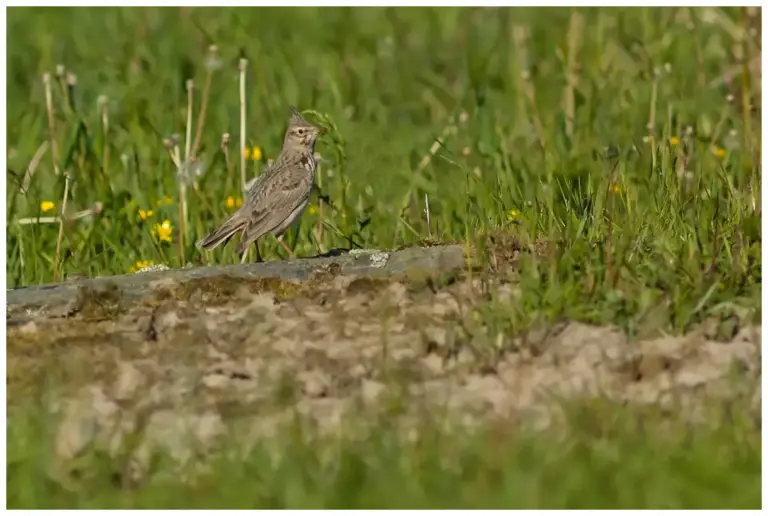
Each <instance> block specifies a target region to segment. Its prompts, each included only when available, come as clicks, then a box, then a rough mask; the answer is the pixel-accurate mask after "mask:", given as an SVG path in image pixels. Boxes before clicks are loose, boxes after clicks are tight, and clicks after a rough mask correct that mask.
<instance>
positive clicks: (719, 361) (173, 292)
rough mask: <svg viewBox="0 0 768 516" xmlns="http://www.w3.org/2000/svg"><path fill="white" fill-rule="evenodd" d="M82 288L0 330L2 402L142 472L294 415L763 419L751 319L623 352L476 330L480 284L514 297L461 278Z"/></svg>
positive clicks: (594, 342)
mask: <svg viewBox="0 0 768 516" xmlns="http://www.w3.org/2000/svg"><path fill="white" fill-rule="evenodd" d="M78 292H80V293H79V294H78V296H76V297H75V301H73V302H70V303H69V304H68V306H67V310H65V311H64V312H63V313H56V314H50V313H48V314H39V315H38V316H36V317H33V318H30V319H28V320H26V321H24V322H19V323H18V324H14V325H9V328H8V330H7V342H8V344H7V346H8V347H7V349H8V351H7V364H8V377H7V388H8V390H7V392H8V404H9V409H10V408H11V407H13V406H14V405H18V406H23V405H24V404H27V403H29V400H39V399H46V400H50V407H51V409H52V412H53V413H54V414H55V415H56V417H57V419H56V421H57V425H58V426H57V428H56V432H55V435H56V437H55V445H56V453H57V456H58V457H60V458H62V459H68V458H73V457H76V456H78V455H79V454H81V453H82V452H83V451H84V450H85V449H86V448H88V447H89V446H92V445H96V446H97V447H100V448H103V449H106V450H107V451H108V452H110V453H113V454H118V453H121V449H122V448H123V447H124V446H125V445H126V442H128V441H129V440H131V439H130V438H131V436H136V435H139V436H140V438H139V439H138V440H136V439H133V440H131V442H133V443H134V445H133V446H134V448H135V449H134V459H135V462H132V463H131V464H135V467H136V468H137V471H140V470H141V469H142V468H143V467H144V466H145V465H146V464H147V463H148V461H149V460H150V457H151V455H152V453H153V452H154V451H155V450H158V449H163V450H165V451H166V452H168V453H170V454H171V455H172V456H173V457H175V458H177V459H178V460H180V461H184V460H186V459H188V458H189V457H190V456H191V453H192V450H193V447H194V446H193V443H197V445H199V444H201V443H202V444H203V445H206V444H207V445H213V443H214V442H215V441H216V439H217V438H218V437H220V436H222V435H224V434H225V433H226V432H228V431H229V430H232V429H237V431H239V432H241V433H242V434H243V435H247V436H252V437H253V439H252V441H253V440H255V439H258V438H260V437H262V436H265V435H271V434H272V433H274V432H276V431H277V430H278V429H279V428H280V423H281V422H285V421H289V420H290V419H291V418H292V417H294V415H295V414H300V415H302V416H304V417H305V418H307V419H308V420H310V421H313V422H314V423H316V425H317V428H318V429H319V430H320V431H331V432H332V431H336V429H338V428H340V425H341V423H342V421H344V420H345V418H347V417H352V418H355V419H362V418H366V417H367V416H366V414H380V413H382V412H384V413H387V414H394V413H397V414H398V417H399V418H400V419H402V420H403V421H405V422H407V421H409V418H412V417H413V418H415V417H417V416H419V415H420V414H423V413H424V412H425V411H431V410H434V411H435V413H439V412H441V411H442V412H443V413H447V414H451V415H455V416H458V417H457V418H455V419H456V420H458V421H460V422H462V423H466V424H472V423H474V422H476V421H480V420H483V419H485V418H488V417H504V418H512V419H513V420H515V421H520V422H524V423H525V424H531V425H533V426H537V427H543V426H548V425H551V424H553V422H555V421H557V418H558V417H560V414H561V406H562V402H563V401H567V400H574V399H591V398H595V397H600V398H607V399H609V400H613V401H616V402H620V403H629V404H638V405H653V406H655V407H661V408H662V409H663V410H668V411H675V412H681V411H682V412H685V414H687V417H690V418H691V419H694V420H701V419H705V418H706V413H705V412H704V411H705V405H706V404H707V403H708V402H709V401H711V400H713V399H714V400H722V401H724V402H728V401H731V400H736V399H746V400H747V403H748V404H749V405H750V406H751V407H753V409H754V410H755V411H756V413H757V414H759V411H760V400H761V394H760V379H761V369H760V342H761V341H760V334H761V327H759V326H745V327H740V326H739V325H736V326H735V327H730V326H729V327H728V330H727V332H725V336H724V337H723V335H720V333H722V332H720V333H718V332H716V331H715V332H714V333H713V331H712V330H711V329H707V328H706V327H702V328H701V329H699V330H696V331H694V332H692V333H690V334H688V335H686V336H683V337H673V336H662V337H659V338H654V339H646V340H642V341H634V342H630V341H629V340H628V338H627V336H626V335H625V334H624V333H623V332H622V331H620V330H619V329H617V328H612V327H595V326H589V325H585V324H580V323H574V322H567V323H562V324H560V325H557V326H555V327H552V328H546V329H537V330H535V331H531V332H528V333H526V334H525V335H521V336H517V337H514V338H512V337H510V336H508V335H505V334H503V333H493V331H495V330H492V329H489V328H488V327H483V326H482V325H478V324H477V323H476V310H475V308H476V307H477V306H479V305H480V304H481V303H483V302H485V300H487V299H488V294H489V292H491V293H493V294H494V295H495V296H496V297H497V298H502V299H507V300H509V301H510V302H514V300H515V298H516V296H518V295H520V293H519V292H517V291H516V290H515V288H514V287H513V286H512V285H511V284H505V283H503V282H501V281H499V282H491V283H490V284H489V283H488V282H487V281H484V282H481V281H480V280H478V279H477V278H474V279H472V278H471V275H467V274H463V273H460V272H445V271H443V272H439V273H424V274H422V275H418V274H414V273H410V274H409V275H395V276H393V277H390V278H383V277H378V278H372V277H367V276H366V277H362V276H354V275H344V274H340V273H339V270H333V269H332V268H331V269H330V270H327V271H326V272H325V273H322V274H317V275H315V276H313V277H312V278H311V279H309V280H307V281H304V282H293V281H286V280H281V279H276V278H253V279H244V278H232V277H216V278H215V279H211V278H208V279H205V280H202V279H192V280H188V281H180V282H179V281H175V280H170V281H158V280H153V282H152V283H151V288H150V293H151V295H147V296H143V297H142V298H141V299H138V298H132V299H133V300H126V299H124V298H122V297H121V294H120V289H119V288H117V287H114V286H108V287H105V288H103V289H102V290H93V289H92V290H85V289H81V290H79V291H78ZM473 321H474V323H473ZM478 328H479V329H478ZM715 339H718V340H715ZM182 436H188V438H187V437H182ZM243 442H244V443H247V442H248V440H247V439H246V440H244V441H243Z"/></svg>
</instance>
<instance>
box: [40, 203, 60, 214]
mask: <svg viewBox="0 0 768 516" xmlns="http://www.w3.org/2000/svg"><path fill="white" fill-rule="evenodd" d="M55 207H56V205H55V204H53V203H52V202H51V201H43V202H41V203H40V211H44V212H45V211H51V210H52V209H54V208H55Z"/></svg>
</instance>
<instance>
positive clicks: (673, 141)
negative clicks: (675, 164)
mask: <svg viewBox="0 0 768 516" xmlns="http://www.w3.org/2000/svg"><path fill="white" fill-rule="evenodd" d="M669 143H671V144H672V145H679V144H680V138H678V137H677V136H673V137H672V138H670V139H669Z"/></svg>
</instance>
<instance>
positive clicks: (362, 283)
mask: <svg viewBox="0 0 768 516" xmlns="http://www.w3.org/2000/svg"><path fill="white" fill-rule="evenodd" d="M391 283H392V279H390V278H371V277H368V276H363V277H361V278H356V279H354V280H352V281H351V282H350V284H349V285H348V286H347V294H350V295H356V294H365V293H369V292H378V291H379V290H381V289H382V288H385V287H386V286H388V285H389V284H391Z"/></svg>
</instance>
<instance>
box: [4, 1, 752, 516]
mask: <svg viewBox="0 0 768 516" xmlns="http://www.w3.org/2000/svg"><path fill="white" fill-rule="evenodd" d="M7 13H8V37H7V41H8V50H7V121H6V127H7V151H6V160H7V174H6V220H7V222H6V243H7V255H6V278H7V284H8V288H13V287H22V286H29V285H38V284H44V283H50V282H53V281H60V280H66V279H69V278H73V277H77V276H86V277H91V276H107V275H116V274H129V273H131V272H134V271H136V270H138V269H141V268H142V267H145V266H147V265H151V264H163V265H166V266H168V267H173V268H177V267H183V266H186V265H201V264H227V263H237V262H238V261H239V259H240V257H239V256H237V255H236V254H235V252H234V247H235V246H234V245H229V246H227V247H226V248H218V249H216V250H214V251H211V252H201V251H200V250H198V249H197V248H196V247H195V242H196V241H197V240H198V239H200V238H202V237H203V236H205V235H206V234H207V233H208V232H209V231H210V230H212V229H214V228H215V227H216V226H217V225H218V224H219V223H220V222H221V221H223V220H224V218H225V217H226V216H227V215H228V214H229V213H231V212H232V211H233V210H234V209H236V208H237V207H238V206H239V205H240V203H242V196H243V193H242V192H243V184H244V183H245V182H246V181H248V180H250V179H252V178H253V177H255V176H256V175H258V174H259V173H261V172H262V171H263V170H264V169H265V167H267V166H268V164H269V161H270V160H272V159H274V158H275V157H276V156H277V154H278V152H279V150H280V146H281V142H282V138H283V134H284V131H285V127H286V123H287V121H288V117H289V116H290V110H289V107H290V106H296V107H297V109H299V110H300V111H303V112H304V114H305V116H306V117H307V118H308V119H310V120H313V121H316V122H317V123H318V124H319V125H322V126H324V127H326V128H327V129H328V133H327V135H326V136H325V137H323V139H321V140H320V142H319V143H318V146H317V151H318V152H319V154H320V155H321V157H322V163H321V165H320V172H319V175H318V178H317V187H318V188H317V190H318V191H317V193H316V194H315V196H314V197H313V200H312V204H311V205H310V208H309V210H308V211H307V213H306V214H305V216H304V217H303V218H302V221H301V225H300V226H299V227H298V228H297V230H294V231H291V232H290V233H289V234H288V235H287V242H288V244H289V245H290V246H291V247H292V248H293V249H294V251H295V253H296V254H297V255H298V256H299V257H309V256H315V255H318V254H322V253H326V252H328V251H330V250H331V249H335V248H347V249H348V248H354V247H362V248H376V249H391V248H398V247H405V246H413V245H425V244H433V243H445V242H457V243H461V244H462V245H465V246H466V247H467V248H468V249H472V250H473V256H476V258H477V260H478V262H479V264H480V265H481V266H482V267H486V268H490V267H492V266H493V265H494V264H496V263H497V260H498V259H499V255H503V254H504V252H505V250H504V249H501V248H500V246H501V247H503V245H504V242H509V241H514V242H515V246H516V247H517V248H519V249H523V250H530V252H527V253H524V256H523V257H522V258H521V260H520V261H519V264H517V266H516V268H515V270H514V272H513V273H511V276H510V281H513V282H514V283H515V284H517V285H519V286H520V288H521V289H522V290H523V292H525V295H524V296H523V298H522V299H521V300H520V302H518V303H517V304H516V305H515V306H512V307H506V308H505V309H504V310H498V309H497V310H495V311H493V312H492V313H490V312H486V315H485V317H487V319H486V320H485V323H486V324H492V325H496V327H498V328H501V329H502V330H503V331H504V332H506V333H509V334H515V333H518V332H522V331H524V330H526V329H527V328H530V327H531V326H532V325H547V324H550V323H553V322H555V321H558V320H563V319H568V320H576V321H583V322H588V323H592V324H599V325H616V326H618V327H619V328H621V329H622V330H623V331H625V332H627V334H628V335H630V336H634V335H638V334H649V333H652V332H665V333H669V334H684V333H686V332H688V331H690V330H692V329H694V328H696V327H697V325H700V324H702V323H703V322H705V321H707V320H711V319H713V318H714V319H717V320H720V321H725V320H730V318H733V317H737V318H738V319H739V321H740V324H741V325H746V324H759V320H760V316H759V314H760V308H761V297H760V295H761V286H762V277H761V274H762V273H761V261H762V250H761V243H762V237H761V216H762V214H761V188H762V168H761V167H762V166H761V159H762V155H761V141H762V140H761V130H762V128H761V80H762V79H761V70H760V55H761V49H760V31H761V27H760V14H761V13H760V10H759V9H758V8H750V9H746V8H696V9H692V8H663V9H652V8H589V9H587V8H585V9H564V8H442V9H426V8H409V9H403V8H245V7H242V8H9V9H8V10H7ZM62 214H63V220H62ZM259 250H260V254H261V256H262V257H263V258H264V259H265V260H278V259H284V258H285V257H286V256H285V252H284V251H283V250H282V248H281V247H280V246H279V244H278V243H277V242H276V240H275V239H274V238H272V237H267V238H265V239H264V240H263V241H261V242H260V244H259ZM251 257H252V258H254V257H255V253H251ZM600 417H602V416H600ZM631 420H633V419H632V416H627V418H624V417H623V416H617V417H616V419H615V420H614V419H611V420H610V421H609V422H607V423H605V424H606V425H608V426H609V427H610V428H609V429H608V430H606V431H605V432H599V435H600V436H601V437H600V438H595V435H593V434H589V432H586V433H585V432H580V431H579V428H580V426H579V424H575V425H574V428H575V429H576V430H575V432H576V433H575V437H573V440H572V441H570V442H569V443H568V444H564V445H563V446H562V447H556V448H555V450H556V451H554V452H553V451H550V450H549V449H548V446H547V443H548V442H549V439H550V438H549V437H547V436H544V437H541V436H535V435H534V436H524V437H515V438H514V439H511V440H509V441H504V443H506V444H505V445H504V446H508V448H505V450H506V449H508V450H513V449H514V452H512V451H510V452H509V454H508V455H504V458H499V459H498V460H497V461H496V462H494V461H493V460H492V459H493V457H492V454H493V451H494V450H495V446H491V447H488V446H487V439H485V438H482V437H480V438H478V437H477V436H464V437H456V439H455V441H454V444H453V445H450V446H448V445H446V443H445V441H444V440H445V439H447V438H446V437H444V436H442V437H441V436H440V435H435V436H432V437H425V439H427V441H429V444H428V445H426V444H425V445H424V448H420V449H418V450H415V449H414V448H413V445H412V444H409V443H405V442H399V441H397V439H395V437H393V435H390V434H388V433H387V432H386V430H382V432H383V433H382V435H381V436H379V437H377V439H376V440H375V442H376V443H380V446H379V447H378V448H376V446H378V445H376V444H371V445H370V446H373V447H374V448H376V449H369V448H368V447H365V446H363V445H361V444H359V443H358V444H349V443H347V445H344V446H343V450H344V452H343V453H341V452H340V454H339V458H340V462H339V463H338V464H336V465H335V466H334V467H333V468H332V469H331V470H329V469H324V468H326V466H325V465H324V463H323V462H322V461H320V460H319V459H318V456H317V454H318V453H320V452H318V451H317V450H316V449H315V448H314V447H308V445H307V447H301V446H299V445H296V444H295V443H294V444H290V445H287V444H285V443H283V444H276V445H275V446H286V447H287V448H290V449H291V450H292V451H291V453H292V454H293V455H291V460H290V461H288V462H287V463H285V464H288V466H280V467H276V468H277V469H275V476H274V477H270V476H269V475H265V474H264V473H263V472H261V473H259V474H260V475H264V477H263V478H262V479H261V481H260V484H259V485H260V487H259V489H261V491H259V493H258V494H257V495H254V496H253V497H252V498H247V497H246V498H243V497H240V498H239V497H238V496H239V495H237V494H235V493H242V492H243V491H242V490H241V489H239V488H240V487H242V488H243V489H245V487H243V486H246V485H250V480H251V475H253V474H255V473H253V472H254V471H256V470H263V468H268V467H271V466H267V464H268V462H265V459H263V457H256V458H251V459H249V461H250V462H248V461H246V462H245V463H243V464H239V465H238V466H237V467H233V466H232V465H231V464H224V465H222V466H221V467H222V469H221V470H219V471H227V472H231V474H232V479H231V482H227V486H225V487H226V489H230V490H231V492H229V491H226V489H225V488H224V487H223V488H222V489H223V490H219V489H218V487H216V486H215V485H214V484H215V482H214V480H215V479H216V475H213V476H212V477H211V478H210V479H207V480H204V482H203V485H206V486H208V488H207V489H200V490H195V491H190V489H192V488H190V487H189V486H186V485H175V484H173V485H170V486H169V485H168V484H167V483H161V484H158V485H150V486H148V487H146V488H142V489H140V490H138V491H129V492H128V493H126V492H125V491H123V490H120V489H118V488H115V487H114V486H113V487H111V488H110V487H109V486H104V485H103V484H102V483H100V482H102V481H103V478H102V477H100V476H99V475H97V474H93V478H91V477H88V478H86V480H85V481H84V485H85V486H86V487H84V488H82V490H80V491H77V490H75V491H68V490H67V489H64V488H62V487H61V486H60V485H59V484H56V483H53V482H49V481H47V480H46V481H39V478H40V475H41V471H42V469H41V468H42V467H43V466H41V464H42V463H41V462H40V460H39V457H38V454H39V453H38V452H37V451H36V449H37V448H39V447H41V446H42V447H44V446H46V443H47V441H46V437H45V436H44V435H42V436H41V435H39V434H40V432H39V428H38V427H39V426H41V425H39V424H38V423H36V421H37V416H36V415H34V414H32V415H30V414H22V415H21V416H17V417H16V421H18V422H19V423H18V427H21V428H23V429H24V431H14V430H13V429H12V428H10V427H9V435H10V437H9V439H10V440H9V448H12V447H14V446H15V448H16V450H18V451H19V452H18V453H17V454H16V455H15V457H14V459H13V460H14V461H15V462H14V463H13V464H14V469H13V470H9V484H8V486H9V500H13V502H14V504H15V505H17V506H31V505H36V506H72V505H80V506H94V505H98V506H137V505H138V506H152V507H156V506H159V505H162V506H179V504H180V502H179V501H180V500H185V501H189V503H190V504H195V505H197V506H209V507H210V506H223V505H245V506H275V507H276V506H292V507H295V506H318V505H320V506H334V507H338V506H371V505H375V506H382V507H383V506H389V505H391V504H396V505H397V504H400V505H404V506H405V505H407V506H409V507H433V506H466V507H473V506H478V505H484V504H485V505H489V506H497V507H498V506H525V507H545V506H546V507H597V506H600V507H651V506H652V507H692V506H708V507H724V506H729V507H737V506H738V507H743V506H757V505H759V503H760V490H759V489H760V488H759V484H760V483H759V480H760V453H759V452H760V435H759V428H758V429H757V430H756V429H755V428H754V426H753V425H752V424H751V423H749V424H744V425H732V426H733V427H732V428H731V427H728V425H726V428H724V429H717V430H701V434H697V436H696V437H695V438H691V439H689V440H686V441H685V442H686V444H679V443H677V442H676V441H675V442H671V441H667V440H665V439H666V437H665V436H663V435H657V434H658V433H655V434H654V436H653V439H649V440H647V441H646V439H645V436H646V434H645V433H644V431H643V432H640V431H638V430H637V429H635V427H634V426H633V425H631V424H625V423H626V421H631ZM579 421H580V420H579ZM679 424H680V425H682V426H681V428H682V427H683V426H684V425H683V423H679ZM42 426H43V427H44V426H45V425H42ZM14 439H15V440H14ZM686 439H687V438H686ZM455 442H460V443H463V444H461V445H459V446H456V450H450V453H451V454H453V455H451V459H452V460H454V461H455V462H457V463H460V464H462V466H461V468H459V470H460V471H464V473H462V474H460V473H457V472H456V470H451V469H450V468H449V469H445V468H444V467H443V465H442V464H443V463H442V462H441V460H442V459H443V458H444V457H443V453H448V452H447V449H448V448H451V447H453V446H455ZM638 442H642V444H638ZM41 443H42V444H41ZM691 443H692V444H691ZM38 444H39V446H38ZM333 446H338V443H335V444H328V446H326V448H324V449H332V448H333ZM366 446H367V445H366ZM387 446H390V447H387ZM321 448H322V447H321ZM658 450H663V451H658ZM683 450H684V451H683ZM654 455H659V456H663V457H664V459H663V460H662V459H660V458H658V457H654V460H647V461H646V460H645V459H647V458H649V457H652V456H654ZM713 457H715V458H716V460H714V459H713ZM364 458H372V459H371V461H372V462H371V461H368V460H364ZM710 459H713V460H710ZM10 460H11V456H10V455H9V461H10ZM94 460H95V464H102V461H101V459H98V458H97V459H94ZM215 460H218V459H215ZM505 460H507V462H504V461H505ZM409 461H410V462H409ZM43 462H45V461H43ZM372 463H374V464H375V466H373V465H371V464H372ZM9 464H10V463H9ZM618 465H625V466H626V465H629V466H628V469H627V470H626V471H627V473H626V475H620V476H617V477H613V476H612V474H611V472H612V471H614V469H615V468H616V467H618ZM99 467H100V466H99ZM105 467H106V466H105ZM531 469H532V470H533V473H532V474H531V475H530V476H529V475H528V472H529V471H530V470H531ZM95 470H98V467H97V466H94V471H95ZM468 471H471V472H473V473H472V474H473V475H474V476H473V477H472V478H474V483H473V484H471V485H467V484H466V483H465V482H466V478H467V477H466V475H469V473H467V472H468ZM14 475H15V476H14ZM561 476H562V479H565V480H564V481H563V482H562V483H561V482H559V480H561ZM260 478H261V477H260ZM30 479H37V480H35V481H34V482H32V481H31V480H30ZM586 479H590V481H587V480H586ZM640 479H644V480H642V481H641V480H640ZM666 479H670V480H669V481H666ZM672 479H673V480H672ZM205 482H209V483H210V482H213V483H214V484H206V483H205ZM292 482H295V483H292ZM324 482H325V483H324ZM605 482H614V483H615V485H613V487H612V488H611V489H604V485H605ZM30 486H33V487H30ZM458 486H463V488H462V489H459V487H458ZM638 486H641V487H643V489H646V488H647V490H646V491H642V492H641V490H640V488H639V487H638ZM545 488H546V489H545ZM110 489H111V490H110ZM622 490H624V491H622ZM622 492H624V493H626V496H623V495H622V494H621V493H622ZM403 493H405V494H403ZM543 493H546V494H543ZM702 493H707V496H705V497H702V496H700V495H701V494H702ZM249 504H250V505H249Z"/></svg>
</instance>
